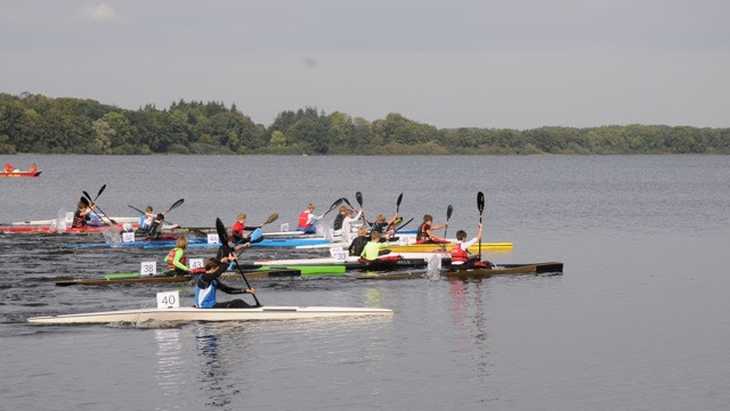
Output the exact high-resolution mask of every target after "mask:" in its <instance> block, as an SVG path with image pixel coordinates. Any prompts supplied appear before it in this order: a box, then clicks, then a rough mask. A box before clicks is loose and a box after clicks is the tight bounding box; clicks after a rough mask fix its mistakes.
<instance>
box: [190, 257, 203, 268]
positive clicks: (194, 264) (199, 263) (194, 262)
mask: <svg viewBox="0 0 730 411" xmlns="http://www.w3.org/2000/svg"><path fill="white" fill-rule="evenodd" d="M196 268H203V259H202V258H191V259H190V269H191V270H194V269H196Z"/></svg>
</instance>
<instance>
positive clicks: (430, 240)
mask: <svg viewBox="0 0 730 411" xmlns="http://www.w3.org/2000/svg"><path fill="white" fill-rule="evenodd" d="M448 226H449V225H448V224H434V223H433V216H432V215H431V214H426V215H424V216H423V222H422V223H421V225H420V226H418V233H417V234H416V242H417V243H419V244H443V243H448V242H449V240H447V239H445V238H441V237H439V236H437V235H435V234H434V233H433V231H434V230H440V229H442V228H447V227H448Z"/></svg>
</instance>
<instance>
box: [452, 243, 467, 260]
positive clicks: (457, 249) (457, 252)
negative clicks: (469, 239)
mask: <svg viewBox="0 0 730 411" xmlns="http://www.w3.org/2000/svg"><path fill="white" fill-rule="evenodd" d="M451 261H457V262H462V263H465V262H467V261H469V253H468V252H467V251H466V250H464V249H463V248H461V243H457V244H455V245H454V248H452V249H451Z"/></svg>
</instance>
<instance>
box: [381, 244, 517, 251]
mask: <svg viewBox="0 0 730 411" xmlns="http://www.w3.org/2000/svg"><path fill="white" fill-rule="evenodd" d="M453 248H454V244H453V243H448V244H406V245H393V246H390V247H388V249H389V250H390V251H392V252H394V253H437V252H439V251H451V250H452V249H453ZM510 250H512V243H511V242H493V243H482V251H510ZM469 252H470V253H477V252H479V245H478V244H474V245H473V246H471V247H469Z"/></svg>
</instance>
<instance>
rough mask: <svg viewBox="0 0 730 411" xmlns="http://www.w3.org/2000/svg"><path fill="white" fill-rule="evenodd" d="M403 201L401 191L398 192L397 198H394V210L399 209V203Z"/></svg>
mask: <svg viewBox="0 0 730 411" xmlns="http://www.w3.org/2000/svg"><path fill="white" fill-rule="evenodd" d="M401 202H403V193H400V194H398V199H397V200H395V212H396V213H397V212H398V211H399V210H400V203H401Z"/></svg>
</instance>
